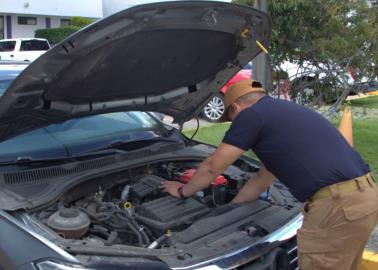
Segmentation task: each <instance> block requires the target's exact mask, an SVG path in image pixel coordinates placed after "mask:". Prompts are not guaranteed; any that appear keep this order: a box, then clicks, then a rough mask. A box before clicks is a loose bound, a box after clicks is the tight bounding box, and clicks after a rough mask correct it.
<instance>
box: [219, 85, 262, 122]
mask: <svg viewBox="0 0 378 270" xmlns="http://www.w3.org/2000/svg"><path fill="white" fill-rule="evenodd" d="M249 93H266V91H265V90H264V88H262V85H261V83H260V82H258V81H255V80H251V79H247V80H242V81H238V82H236V83H234V84H233V85H231V86H230V87H229V88H228V89H227V91H226V94H225V96H224V113H223V116H222V118H221V119H220V120H221V121H222V122H226V121H230V118H229V117H228V112H227V111H228V109H229V108H230V106H231V105H232V103H234V102H235V101H236V100H237V99H238V98H239V97H241V96H244V95H246V94H249Z"/></svg>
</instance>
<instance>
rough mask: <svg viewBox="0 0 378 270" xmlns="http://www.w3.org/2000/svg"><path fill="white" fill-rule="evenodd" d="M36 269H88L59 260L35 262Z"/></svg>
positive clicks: (88, 269)
mask: <svg viewBox="0 0 378 270" xmlns="http://www.w3.org/2000/svg"><path fill="white" fill-rule="evenodd" d="M36 268H37V269H38V270H90V268H83V267H81V266H79V265H72V264H64V263H61V262H59V263H58V262H53V261H43V262H39V263H37V264H36Z"/></svg>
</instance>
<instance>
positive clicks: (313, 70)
mask: <svg viewBox="0 0 378 270" xmlns="http://www.w3.org/2000/svg"><path fill="white" fill-rule="evenodd" d="M233 2H234V3H238V4H244V5H249V6H253V4H254V0H233ZM268 3H269V13H270V16H271V18H272V25H273V29H272V37H271V47H270V48H269V52H270V56H271V58H272V62H273V64H274V66H276V67H279V66H280V64H282V63H283V62H284V61H290V62H293V63H296V64H298V65H299V66H300V67H301V68H300V69H298V70H299V71H300V72H299V73H298V74H297V75H296V76H297V77H298V76H304V75H312V76H314V77H316V78H318V79H319V80H323V81H326V82H327V83H326V84H324V85H329V86H331V88H332V90H333V91H334V92H339V93H341V94H340V96H339V99H338V102H337V103H336V106H335V108H334V109H338V108H339V107H340V104H341V102H342V100H343V99H344V98H345V96H346V95H347V94H348V93H349V91H351V90H352V89H353V87H354V86H353V85H351V80H350V77H349V71H351V70H353V73H354V75H355V78H356V81H355V82H356V83H358V82H360V81H361V80H366V79H367V78H370V79H374V78H376V77H377V75H378V74H377V72H378V68H377V64H378V45H377V44H378V8H377V7H375V8H369V7H368V5H367V1H366V0H285V1H283V0H268ZM339 90H341V91H339ZM320 93H321V92H320Z"/></svg>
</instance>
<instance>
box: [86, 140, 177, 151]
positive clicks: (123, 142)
mask: <svg viewBox="0 0 378 270" xmlns="http://www.w3.org/2000/svg"><path fill="white" fill-rule="evenodd" d="M158 142H168V143H179V142H180V141H178V140H177V139H169V138H165V137H156V138H149V137H148V138H140V139H136V140H114V141H112V142H110V143H108V144H105V145H103V146H100V147H97V148H94V149H90V150H88V151H85V152H83V153H81V154H80V155H85V154H91V153H92V154H95V153H98V152H101V151H104V150H109V149H118V148H119V147H125V146H129V145H132V144H137V143H158Z"/></svg>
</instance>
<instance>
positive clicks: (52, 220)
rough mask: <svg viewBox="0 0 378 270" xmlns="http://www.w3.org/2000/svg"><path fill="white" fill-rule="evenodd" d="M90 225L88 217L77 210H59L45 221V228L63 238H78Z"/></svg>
mask: <svg viewBox="0 0 378 270" xmlns="http://www.w3.org/2000/svg"><path fill="white" fill-rule="evenodd" d="M90 223H91V221H90V219H89V217H88V215H87V214H86V213H84V212H82V211H80V210H78V209H74V208H65V207H63V208H61V209H59V210H58V211H56V212H55V213H54V214H52V215H51V216H50V217H49V219H48V220H47V226H49V227H50V228H52V229H53V230H54V231H56V232H57V233H59V234H61V235H62V236H63V237H65V238H69V239H71V238H80V237H82V236H83V235H84V234H85V233H86V232H87V230H88V228H89V224H90Z"/></svg>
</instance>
